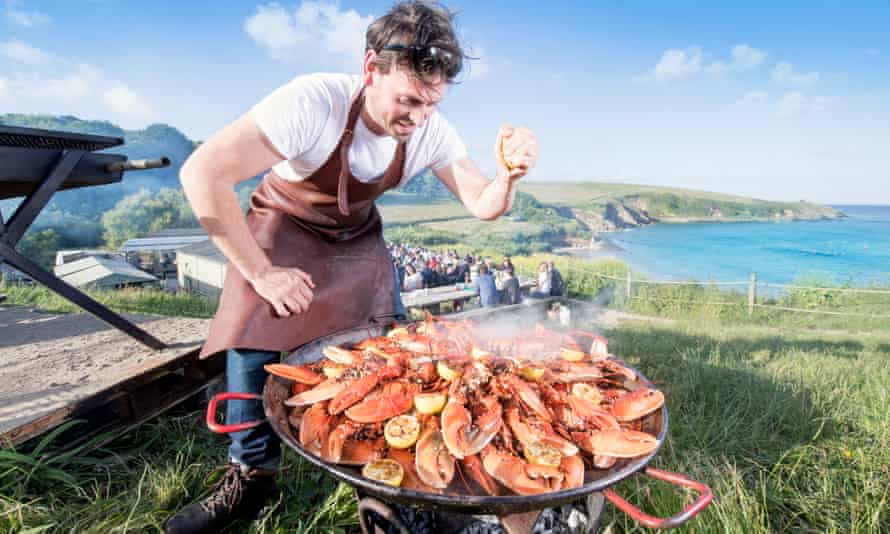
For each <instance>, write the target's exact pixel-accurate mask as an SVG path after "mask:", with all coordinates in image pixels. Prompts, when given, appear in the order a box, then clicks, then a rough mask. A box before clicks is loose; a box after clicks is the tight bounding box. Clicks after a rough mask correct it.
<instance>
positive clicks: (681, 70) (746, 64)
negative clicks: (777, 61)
mask: <svg viewBox="0 0 890 534" xmlns="http://www.w3.org/2000/svg"><path fill="white" fill-rule="evenodd" d="M764 59H766V53H765V52H763V51H762V50H758V49H757V48H754V47H752V46H749V45H746V44H737V45H735V46H734V47H732V48H731V49H730V51H729V60H728V61H714V62H712V63H710V64H709V65H706V66H704V65H703V60H704V53H703V52H702V49H701V48H699V47H697V46H693V47H691V48H687V49H685V50H680V49H670V50H665V51H664V53H662V55H661V60H660V61H659V62H658V65H656V66H655V69H654V70H653V71H652V77H653V78H654V79H655V80H658V81H662V82H667V81H675V80H683V79H686V78H692V77H693V76H696V75H697V74H698V73H699V72H702V71H705V72H707V73H709V74H712V75H714V76H723V75H725V74H727V73H729V72H742V71H747V70H751V69H754V68H757V66H758V65H760V64H761V63H763V60H764Z"/></svg>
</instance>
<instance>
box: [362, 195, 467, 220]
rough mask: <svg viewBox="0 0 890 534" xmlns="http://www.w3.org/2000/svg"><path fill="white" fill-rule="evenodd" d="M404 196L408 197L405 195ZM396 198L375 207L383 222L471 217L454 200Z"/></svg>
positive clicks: (465, 209) (461, 205)
mask: <svg viewBox="0 0 890 534" xmlns="http://www.w3.org/2000/svg"><path fill="white" fill-rule="evenodd" d="M405 197H410V196H409V195H405ZM409 200H410V198H405V199H402V198H398V199H396V200H391V201H389V202H385V203H381V204H379V205H378V206H377V207H378V209H379V210H380V214H381V216H382V217H383V223H384V224H386V225H391V224H411V223H417V222H423V221H429V220H445V219H460V218H467V217H471V215H470V213H469V212H468V211H467V208H465V207H464V206H463V204H461V203H460V202H457V201H456V200H443V201H439V202H428V201H427V202H425V203H423V202H419V201H418V200H417V199H415V200H414V201H409Z"/></svg>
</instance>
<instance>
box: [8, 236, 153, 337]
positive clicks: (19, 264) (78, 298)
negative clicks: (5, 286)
mask: <svg viewBox="0 0 890 534" xmlns="http://www.w3.org/2000/svg"><path fill="white" fill-rule="evenodd" d="M0 260H2V261H5V262H6V263H8V264H10V265H12V266H13V267H15V268H16V269H18V270H20V271H22V272H23V273H25V274H27V275H28V276H30V277H31V278H33V279H34V280H37V281H38V282H40V283H41V284H43V285H45V286H46V287H48V288H49V289H50V290H52V291H54V292H56V293H58V294H59V295H61V296H63V297H65V298H66V299H68V300H69V301H71V302H73V303H74V304H76V305H78V306H80V307H81V308H83V309H84V310H86V311H88V312H90V313H91V314H93V315H94V316H96V317H97V318H99V319H101V320H103V321H105V322H106V323H108V324H110V325H111V326H113V327H115V328H117V329H118V330H121V331H123V332H124V333H126V334H127V335H129V336H130V337H132V338H134V339H136V340H137V341H139V342H140V343H142V344H143V345H146V346H148V347H150V348H152V349H157V350H160V349H163V348H166V347H167V345H165V344H164V343H163V342H161V341H160V340H158V339H157V338H155V337H154V336H152V335H151V334H149V333H148V332H146V331H145V330H142V329H141V328H139V327H138V326H136V325H134V324H133V323H131V322H130V321H128V320H126V319H124V318H123V317H121V316H120V315H118V314H116V313H114V312H113V311H111V310H109V309H108V308H106V307H105V306H103V305H101V304H99V303H98V302H96V301H95V300H93V299H92V298H90V297H89V296H87V295H86V294H85V293H81V292H80V291H78V290H77V289H75V288H73V287H71V286H69V285H68V284H66V283H65V282H63V281H62V280H60V279H58V278H56V277H55V276H53V275H52V274H50V273H48V272H47V271H46V270H44V269H43V267H41V266H39V265H37V264H36V263H34V262H33V261H31V260H29V259H28V258H26V257H24V256H22V255H21V254H19V253H18V251H16V250H15V249H13V248H12V247H10V246H9V245H7V244H6V243H3V242H2V241H0Z"/></svg>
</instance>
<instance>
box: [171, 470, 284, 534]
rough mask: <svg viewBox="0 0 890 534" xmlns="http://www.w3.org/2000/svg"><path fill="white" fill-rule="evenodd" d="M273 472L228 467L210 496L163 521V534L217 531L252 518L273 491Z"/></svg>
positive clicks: (193, 533) (196, 533) (192, 533)
mask: <svg viewBox="0 0 890 534" xmlns="http://www.w3.org/2000/svg"><path fill="white" fill-rule="evenodd" d="M275 489H276V488H275V471H269V470H265V469H253V468H249V467H247V466H242V465H238V464H231V465H230V466H229V467H228V470H227V471H226V473H225V474H224V475H223V477H222V479H221V480H220V481H219V482H217V483H216V487H214V490H213V493H211V494H210V495H208V496H207V497H205V498H204V499H203V500H201V501H198V502H195V503H192V504H190V505H188V506H186V507H185V508H183V509H182V510H180V511H179V513H178V514H176V515H174V516H173V517H171V518H170V519H169V520H167V524H166V525H165V531H166V532H167V534H198V533H204V532H218V531H219V530H221V529H222V528H224V527H226V526H228V525H229V524H230V523H232V522H234V521H235V520H237V519H252V518H254V517H256V515H257V513H258V512H259V511H260V510H261V509H262V508H263V505H265V503H266V500H267V499H268V498H269V497H271V496H272V494H273V493H274V492H275Z"/></svg>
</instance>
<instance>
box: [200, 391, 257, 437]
mask: <svg viewBox="0 0 890 534" xmlns="http://www.w3.org/2000/svg"><path fill="white" fill-rule="evenodd" d="M230 400H259V401H261V400H263V396H262V395H257V394H256V393H228V392H227V393H218V394H216V395H214V396H213V398H212V399H210V402H208V403H207V428H209V429H210V430H212V431H213V432H216V433H217V434H231V433H232V432H241V431H242V430H249V429H251V428H255V427H258V426H260V425H261V424H263V423H265V422H266V420H265V419H258V420H256V421H247V422H245V423H235V424H234V425H221V424H219V423H217V422H216V405H217V404H218V403H219V401H230Z"/></svg>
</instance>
